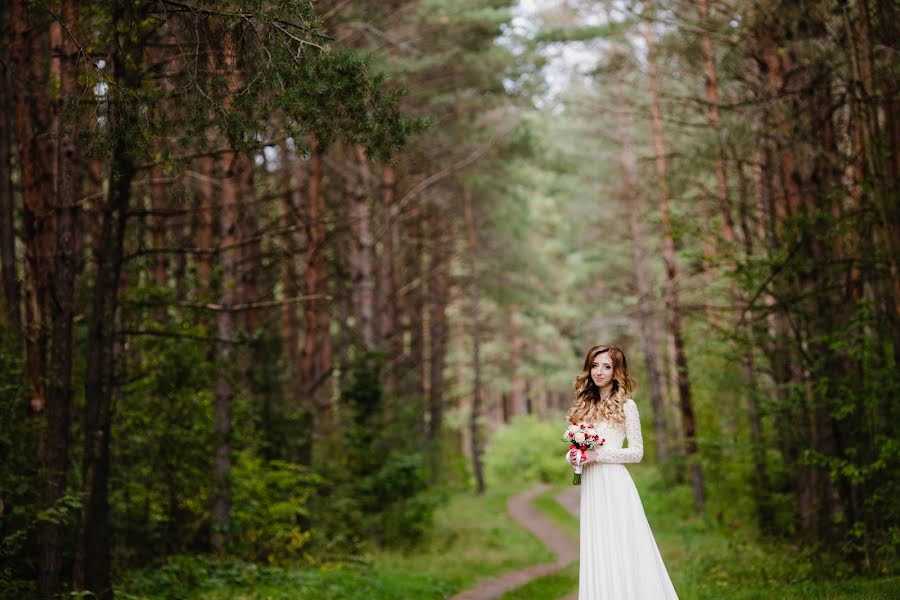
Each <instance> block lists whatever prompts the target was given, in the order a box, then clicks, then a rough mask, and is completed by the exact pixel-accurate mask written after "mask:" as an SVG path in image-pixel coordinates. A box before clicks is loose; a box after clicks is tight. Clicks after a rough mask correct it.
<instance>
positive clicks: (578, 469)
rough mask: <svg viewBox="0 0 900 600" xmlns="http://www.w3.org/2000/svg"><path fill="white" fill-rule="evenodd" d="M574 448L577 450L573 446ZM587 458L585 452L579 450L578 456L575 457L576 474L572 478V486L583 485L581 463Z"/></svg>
mask: <svg viewBox="0 0 900 600" xmlns="http://www.w3.org/2000/svg"><path fill="white" fill-rule="evenodd" d="M571 447H572V448H577V446H574V445H573V446H571ZM585 458H587V457H586V456H585V451H584V450H583V449H581V448H579V449H578V454H576V455H575V474H574V475H573V476H572V485H581V463H582V461H583V460H584V459H585Z"/></svg>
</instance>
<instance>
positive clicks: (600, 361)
mask: <svg viewBox="0 0 900 600" xmlns="http://www.w3.org/2000/svg"><path fill="white" fill-rule="evenodd" d="M591 379H593V380H594V384H595V385H596V386H597V387H599V388H604V387H606V386H608V385H610V384H612V380H613V362H612V358H610V356H609V352H603V353H602V354H598V355H597V356H595V357H594V363H593V364H592V365H591Z"/></svg>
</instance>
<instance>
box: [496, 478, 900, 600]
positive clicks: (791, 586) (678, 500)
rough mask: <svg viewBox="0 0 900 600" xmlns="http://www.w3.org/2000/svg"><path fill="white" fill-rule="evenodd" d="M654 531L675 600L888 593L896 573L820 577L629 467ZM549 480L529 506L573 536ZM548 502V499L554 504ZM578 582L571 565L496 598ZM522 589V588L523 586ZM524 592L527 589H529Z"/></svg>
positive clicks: (878, 599) (897, 590)
mask: <svg viewBox="0 0 900 600" xmlns="http://www.w3.org/2000/svg"><path fill="white" fill-rule="evenodd" d="M629 470H630V472H631V474H632V477H633V478H634V480H635V484H636V485H637V487H638V491H639V492H640V495H641V500H642V502H643V504H644V510H645V511H646V513H647V519H648V520H649V522H650V527H651V529H652V530H653V535H654V538H655V539H656V542H657V544H658V546H659V549H660V553H661V554H662V556H663V560H664V561H665V563H666V568H667V569H668V571H669V575H670V577H671V578H672V583H673V584H674V586H675V590H676V591H677V592H678V597H679V598H680V599H681V600H721V599H728V600H893V599H898V598H900V577H884V578H852V579H843V580H833V581H832V580H825V579H823V578H817V577H816V576H815V570H814V569H813V565H812V563H811V561H810V559H809V558H807V557H806V556H805V555H804V553H802V552H800V551H799V550H798V549H797V548H796V547H793V546H790V545H788V544H778V543H774V542H768V541H761V540H759V539H758V538H757V537H756V535H755V534H754V532H753V531H751V530H750V529H749V528H740V527H732V528H728V527H723V526H720V525H718V524H716V523H714V522H712V521H711V520H708V519H704V518H699V517H696V516H694V515H693V513H692V510H691V506H692V501H691V495H690V494H691V492H690V489H689V488H688V487H687V486H668V485H666V484H665V483H664V482H663V481H662V480H661V478H660V477H659V475H658V472H657V471H656V470H655V469H654V468H652V467H650V466H639V467H632V468H630V469H629ZM566 487H567V486H566V485H565V484H560V485H559V486H554V487H553V488H551V489H549V490H547V491H546V492H544V493H543V494H541V496H540V497H538V498H537V499H536V500H535V507H536V508H538V509H539V510H541V511H542V512H543V513H544V514H545V515H546V516H547V517H548V518H550V519H551V520H553V521H554V523H557V524H558V525H559V526H560V527H561V528H562V529H563V531H566V532H567V533H569V534H570V535H572V532H573V531H574V532H575V534H576V535H577V531H578V529H577V527H578V521H577V520H576V519H575V518H574V517H573V516H571V515H570V514H569V513H568V512H567V511H566V510H565V509H563V508H562V507H561V506H559V505H558V504H557V503H556V502H555V500H554V497H555V496H556V494H558V493H559V492H561V491H562V490H564V489H566ZM554 505H555V506H554ZM577 586H578V565H577V563H576V564H575V565H572V566H570V567H569V568H567V569H566V570H564V571H562V572H560V573H558V574H554V575H550V576H547V577H542V578H539V579H536V580H534V581H533V582H531V583H530V584H528V585H527V586H523V588H519V589H517V590H513V591H512V592H509V593H508V594H506V595H505V596H503V600H518V599H522V600H524V599H525V598H532V599H534V600H539V599H544V598H547V599H555V598H559V597H561V596H563V595H565V594H566V593H567V592H569V591H571V590H572V589H574V588H576V587H577ZM526 588H527V589H526ZM529 594H530V595H529Z"/></svg>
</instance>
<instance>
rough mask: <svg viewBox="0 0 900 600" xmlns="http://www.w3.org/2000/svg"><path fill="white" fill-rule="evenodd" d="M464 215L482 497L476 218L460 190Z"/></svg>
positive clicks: (473, 434) (467, 194)
mask: <svg viewBox="0 0 900 600" xmlns="http://www.w3.org/2000/svg"><path fill="white" fill-rule="evenodd" d="M463 211H464V213H465V220H466V237H467V239H468V242H469V303H470V305H471V306H470V310H471V311H472V313H471V317H472V372H473V379H472V411H471V415H470V420H469V432H470V433H469V437H470V442H471V444H472V466H473V470H474V471H475V482H476V486H477V490H478V493H479V494H483V493H484V490H485V486H484V468H483V466H482V462H481V440H480V433H479V427H478V419H479V417H480V416H481V392H482V390H481V323H480V321H481V316H480V314H479V302H480V299H479V286H478V273H477V271H476V265H477V262H476V256H477V252H478V245H477V243H476V240H475V217H474V215H473V212H472V191H471V190H470V189H469V188H468V186H464V187H463Z"/></svg>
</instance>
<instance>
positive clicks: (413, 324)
mask: <svg viewBox="0 0 900 600" xmlns="http://www.w3.org/2000/svg"><path fill="white" fill-rule="evenodd" d="M422 220H423V214H422V205H421V203H419V202H412V203H411V204H410V205H409V208H408V210H407V212H406V216H405V228H404V229H405V233H406V239H405V244H404V247H403V251H402V254H403V256H404V257H405V260H404V273H403V279H402V281H403V287H404V289H405V292H404V294H403V295H404V299H403V304H402V306H403V308H404V312H405V315H404V321H405V323H406V325H407V326H408V330H409V348H406V349H405V350H406V352H405V353H404V364H403V372H402V376H403V381H404V384H403V386H402V388H403V392H405V393H406V394H407V395H409V396H410V397H412V398H414V399H415V401H416V402H419V406H420V412H419V415H420V424H421V425H422V431H421V433H422V437H423V438H424V437H425V435H427V434H426V428H425V427H424V424H425V386H424V383H425V372H424V366H425V323H424V322H423V320H422V315H423V314H424V310H425V290H424V287H425V286H424V282H425V276H424V268H423V264H422V258H423V239H422V238H423V234H422Z"/></svg>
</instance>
